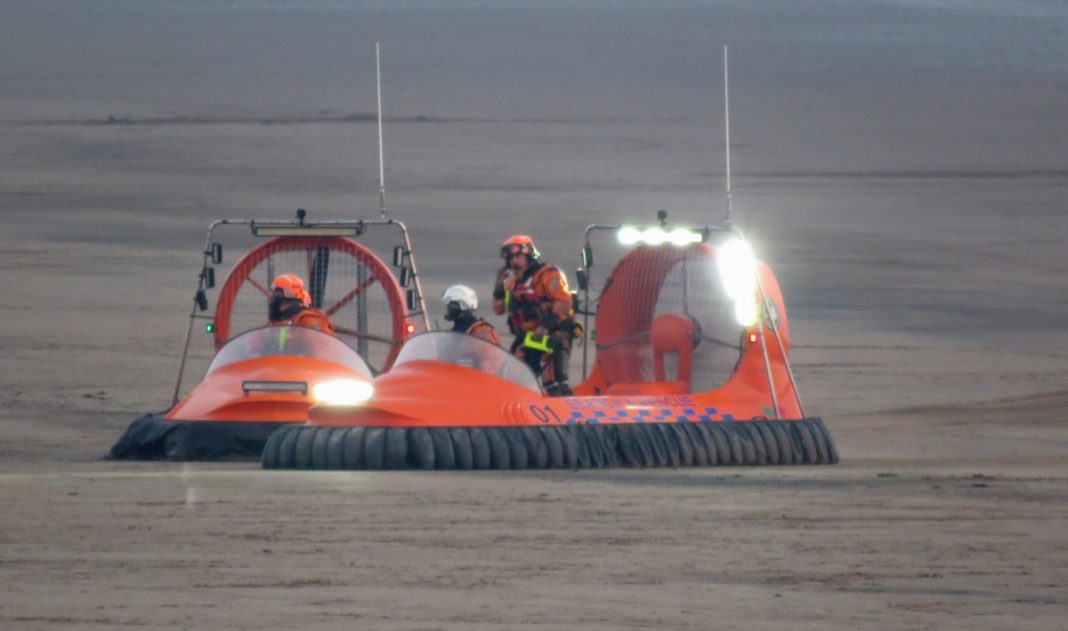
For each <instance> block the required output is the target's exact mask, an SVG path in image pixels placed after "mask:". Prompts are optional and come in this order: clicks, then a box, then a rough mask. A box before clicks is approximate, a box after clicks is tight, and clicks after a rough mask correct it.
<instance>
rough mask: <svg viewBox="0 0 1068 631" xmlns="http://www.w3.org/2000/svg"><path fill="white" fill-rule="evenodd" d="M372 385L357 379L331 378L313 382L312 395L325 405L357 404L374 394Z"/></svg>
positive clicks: (317, 401)
mask: <svg viewBox="0 0 1068 631" xmlns="http://www.w3.org/2000/svg"><path fill="white" fill-rule="evenodd" d="M374 392H375V389H374V387H373V386H372V385H371V384H370V383H368V382H366V381H360V380H358V379H333V380H331V381H322V382H319V383H317V384H315V387H314V388H312V397H314V398H315V402H316V403H323V404H326V405H357V404H360V403H363V402H365V401H367V400H368V399H370V398H371V396H372V395H374Z"/></svg>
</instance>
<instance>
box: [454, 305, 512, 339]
mask: <svg viewBox="0 0 1068 631" xmlns="http://www.w3.org/2000/svg"><path fill="white" fill-rule="evenodd" d="M464 316H466V317H464ZM464 316H461V317H459V318H457V319H456V321H455V322H453V327H452V330H453V331H456V332H457V333H465V334H467V335H470V336H472V337H477V338H478V339H480V340H486V341H487V342H489V343H490V344H493V345H494V346H500V345H501V338H499V337H497V332H496V331H494V330H493V325H492V324H490V323H489V322H486V321H485V320H483V319H482V318H480V317H478V316H476V315H475V314H473V313H470V312H467V313H465V314H464Z"/></svg>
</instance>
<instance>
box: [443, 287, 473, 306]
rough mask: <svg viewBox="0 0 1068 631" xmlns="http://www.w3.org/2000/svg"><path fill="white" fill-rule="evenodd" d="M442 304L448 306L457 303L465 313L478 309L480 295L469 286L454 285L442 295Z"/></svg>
mask: <svg viewBox="0 0 1068 631" xmlns="http://www.w3.org/2000/svg"><path fill="white" fill-rule="evenodd" d="M441 302H442V303H443V304H445V306H448V304H449V303H450V302H457V303H459V304H460V307H462V308H463V310H464V311H474V310H475V309H478V294H476V293H475V290H474V289H471V288H470V287H468V286H467V285H453V286H452V287H449V288H448V289H446V290H445V293H443V294H441Z"/></svg>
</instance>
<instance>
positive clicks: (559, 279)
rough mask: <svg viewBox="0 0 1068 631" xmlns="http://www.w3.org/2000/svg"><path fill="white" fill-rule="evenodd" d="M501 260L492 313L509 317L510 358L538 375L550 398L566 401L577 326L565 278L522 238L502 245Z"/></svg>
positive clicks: (513, 239) (521, 235) (522, 236)
mask: <svg viewBox="0 0 1068 631" xmlns="http://www.w3.org/2000/svg"><path fill="white" fill-rule="evenodd" d="M501 258H503V259H504V267H502V268H501V269H500V270H498V272H497V283H496V285H495V286H494V289H493V312H494V313H496V314H497V315H507V316H508V330H509V331H511V332H512V334H513V335H515V340H514V341H513V342H512V347H511V350H512V353H513V354H514V355H515V356H516V357H518V358H519V359H521V360H523V361H524V362H525V363H526V364H527V365H528V366H530V368H531V370H533V371H534V374H536V375H541V381H542V385H543V386H544V387H545V391H546V392H547V393H548V394H549V395H550V396H567V395H570V394H571V386H570V385H568V382H567V369H568V362H569V360H570V358H571V341H572V339H573V338H574V337H575V332H576V329H575V326H576V324H575V309H574V304H573V301H572V298H571V291H570V290H569V289H568V287H567V277H566V276H565V275H564V273H563V272H562V271H560V269H558V268H557V267H555V266H553V265H549V264H547V263H544V262H542V260H541V255H540V253H539V252H538V249H537V248H536V247H535V246H534V240H533V239H531V238H530V237H529V236H527V235H524V234H517V235H514V236H512V237H509V238H508V239H507V240H506V241H505V242H504V243H503V244H501Z"/></svg>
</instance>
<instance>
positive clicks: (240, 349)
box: [208, 325, 373, 379]
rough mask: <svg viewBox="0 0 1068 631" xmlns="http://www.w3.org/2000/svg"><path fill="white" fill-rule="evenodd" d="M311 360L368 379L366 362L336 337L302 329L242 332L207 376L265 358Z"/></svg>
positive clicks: (218, 355) (223, 348) (212, 362)
mask: <svg viewBox="0 0 1068 631" xmlns="http://www.w3.org/2000/svg"><path fill="white" fill-rule="evenodd" d="M272 355H275V356H299V357H313V358H315V359H321V360H323V361H328V362H333V363H335V364H341V365H342V366H346V367H348V368H351V369H352V370H355V371H356V372H358V373H360V374H361V375H363V376H365V377H367V379H371V378H372V377H373V375H372V373H371V369H370V368H368V367H367V362H365V361H364V360H363V358H362V357H360V356H359V355H357V354H356V351H354V350H352V349H351V348H349V346H348V345H347V344H345V343H344V342H342V341H341V340H339V339H337V338H336V337H334V336H332V335H329V334H327V333H323V332H322V331H318V330H316V329H311V328H308V327H305V326H293V325H287V326H265V327H261V328H258V329H252V330H251V331H245V332H244V333H242V334H241V335H238V336H237V337H235V338H233V339H232V340H230V341H229V342H227V343H226V346H223V347H222V349H221V350H220V351H219V352H218V353H217V354H216V355H215V359H213V360H212V361H211V366H208V372H209V373H210V372H211V371H213V370H217V369H219V368H222V367H223V366H227V365H229V364H232V363H234V362H239V361H242V360H245V359H251V358H253V357H267V356H272Z"/></svg>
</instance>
